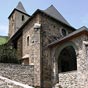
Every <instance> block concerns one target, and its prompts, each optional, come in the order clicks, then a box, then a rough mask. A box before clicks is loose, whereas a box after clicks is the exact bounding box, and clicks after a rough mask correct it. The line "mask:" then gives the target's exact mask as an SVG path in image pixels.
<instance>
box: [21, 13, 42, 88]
mask: <svg viewBox="0 0 88 88" xmlns="http://www.w3.org/2000/svg"><path fill="white" fill-rule="evenodd" d="M39 22H40V15H39V14H37V15H36V16H35V17H34V18H32V19H30V21H29V22H28V24H27V25H26V26H25V28H24V31H23V36H22V38H23V50H22V51H23V52H22V53H23V55H22V56H25V55H26V54H27V55H29V65H30V64H34V73H35V74H34V85H35V86H40V85H41V84H40V83H41V81H40V75H41V72H40V71H41V66H40V63H41V59H40V58H41V57H40V56H41V54H40V53H41V47H40V41H41V39H40V29H38V30H36V29H34V24H35V23H39ZM27 37H29V45H27Z"/></svg>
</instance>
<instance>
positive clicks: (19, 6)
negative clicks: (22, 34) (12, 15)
mask: <svg viewBox="0 0 88 88" xmlns="http://www.w3.org/2000/svg"><path fill="white" fill-rule="evenodd" d="M15 9H17V10H19V11H22V12H24V13H26V10H25V9H24V7H23V5H22V3H21V2H19V3H18V5H17V7H16V8H15Z"/></svg>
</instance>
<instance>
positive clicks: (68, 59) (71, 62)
mask: <svg viewBox="0 0 88 88" xmlns="http://www.w3.org/2000/svg"><path fill="white" fill-rule="evenodd" d="M73 70H77V59H76V52H75V49H74V48H73V47H72V46H67V47H65V48H63V49H62V50H61V52H60V55H59V57H58V71H59V72H67V71H73Z"/></svg>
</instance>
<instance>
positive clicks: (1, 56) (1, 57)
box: [0, 44, 19, 63]
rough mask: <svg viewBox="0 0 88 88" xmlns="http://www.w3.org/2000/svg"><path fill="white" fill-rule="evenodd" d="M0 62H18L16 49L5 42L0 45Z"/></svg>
mask: <svg viewBox="0 0 88 88" xmlns="http://www.w3.org/2000/svg"><path fill="white" fill-rule="evenodd" d="M0 62H1V63H19V61H18V59H17V54H16V50H15V49H13V48H12V47H11V46H9V45H7V44H4V45H1V46H0Z"/></svg>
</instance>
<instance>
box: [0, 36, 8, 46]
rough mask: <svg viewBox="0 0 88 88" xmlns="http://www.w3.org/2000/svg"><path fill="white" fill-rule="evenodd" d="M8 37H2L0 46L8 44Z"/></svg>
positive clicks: (0, 37)
mask: <svg viewBox="0 0 88 88" xmlns="http://www.w3.org/2000/svg"><path fill="white" fill-rule="evenodd" d="M7 41H8V37H7V36H0V45H2V44H5V43H7Z"/></svg>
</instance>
